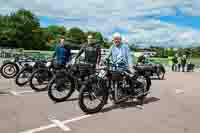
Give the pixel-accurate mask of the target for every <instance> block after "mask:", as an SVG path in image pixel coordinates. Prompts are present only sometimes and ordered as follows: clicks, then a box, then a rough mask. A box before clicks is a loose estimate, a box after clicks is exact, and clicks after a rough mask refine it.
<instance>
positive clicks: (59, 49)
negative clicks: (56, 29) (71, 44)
mask: <svg viewBox="0 0 200 133" xmlns="http://www.w3.org/2000/svg"><path fill="white" fill-rule="evenodd" d="M64 41H65V40H64V37H61V38H60V43H59V44H57V46H56V48H55V52H54V55H53V57H56V62H57V64H58V65H66V63H67V62H68V61H69V59H70V56H71V49H69V48H67V47H66V46H65V45H64Z"/></svg>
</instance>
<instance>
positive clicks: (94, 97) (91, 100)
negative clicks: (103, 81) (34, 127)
mask: <svg viewBox="0 0 200 133" xmlns="http://www.w3.org/2000/svg"><path fill="white" fill-rule="evenodd" d="M97 86H98V85H97V84H96V83H92V84H90V85H89V84H88V85H85V86H83V87H82V88H81V91H80V94H79V106H80V108H81V110H82V111H83V112H85V113H87V114H92V113H97V112H99V111H100V110H101V109H102V108H103V106H104V105H105V104H106V102H107V100H108V92H107V91H105V90H104V89H103V88H99V87H97Z"/></svg>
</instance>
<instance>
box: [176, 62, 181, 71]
mask: <svg viewBox="0 0 200 133" xmlns="http://www.w3.org/2000/svg"><path fill="white" fill-rule="evenodd" d="M177 67H178V70H177V71H178V72H180V69H181V64H177Z"/></svg>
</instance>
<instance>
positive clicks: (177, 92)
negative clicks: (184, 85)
mask: <svg viewBox="0 0 200 133" xmlns="http://www.w3.org/2000/svg"><path fill="white" fill-rule="evenodd" d="M175 92H176V94H183V93H184V91H183V90H180V89H176V90H175Z"/></svg>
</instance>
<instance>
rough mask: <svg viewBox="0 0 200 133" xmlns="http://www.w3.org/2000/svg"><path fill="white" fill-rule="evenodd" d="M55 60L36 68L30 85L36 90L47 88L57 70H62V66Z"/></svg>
mask: <svg viewBox="0 0 200 133" xmlns="http://www.w3.org/2000/svg"><path fill="white" fill-rule="evenodd" d="M54 62H55V60H52V59H51V60H49V61H48V62H47V63H46V65H45V67H43V68H39V69H36V70H35V71H34V72H33V73H32V74H31V76H30V80H29V84H30V87H31V88H32V89H33V90H35V91H45V90H47V87H48V84H49V82H50V80H51V79H52V78H53V75H54V74H55V72H56V71H57V70H62V67H58V66H57V65H56V64H55V63H54Z"/></svg>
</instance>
